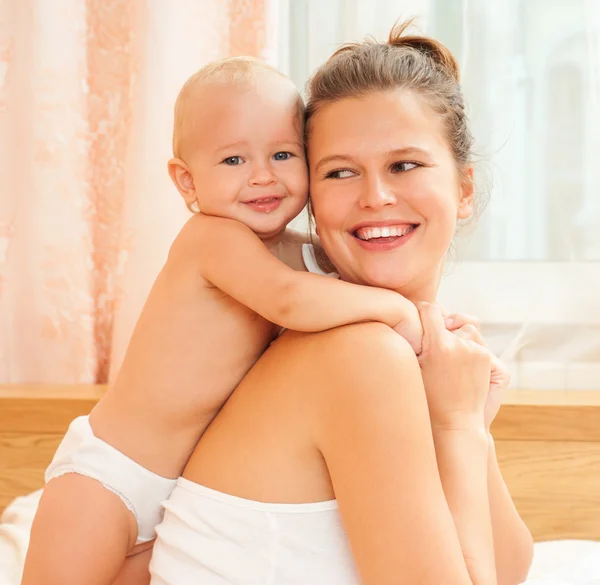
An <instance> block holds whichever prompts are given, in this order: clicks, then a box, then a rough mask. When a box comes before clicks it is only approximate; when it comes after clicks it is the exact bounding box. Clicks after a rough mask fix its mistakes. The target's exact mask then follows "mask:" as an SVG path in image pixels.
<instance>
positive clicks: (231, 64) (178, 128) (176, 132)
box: [173, 57, 304, 158]
mask: <svg viewBox="0 0 600 585" xmlns="http://www.w3.org/2000/svg"><path fill="white" fill-rule="evenodd" d="M264 73H270V74H275V75H278V76H280V77H282V78H284V79H287V77H286V76H285V75H284V74H283V73H281V72H280V71H278V70H277V69H276V68H275V67H272V66H271V65H269V64H268V63H267V62H266V61H262V60H261V59H256V58H254V57H229V58H227V59H220V60H219V61H213V62H212V63H209V64H208V65H205V66H204V67H202V69H200V70H199V71H196V73H194V74H193V75H192V76H191V77H190V78H189V79H188V80H187V81H186V82H185V83H184V85H183V87H182V88H181V91H180V92H179V95H178V96H177V100H176V102H175V119H174V124H173V156H175V158H182V143H183V142H184V136H185V123H186V117H187V115H188V105H189V103H190V101H191V99H192V98H193V96H194V92H195V91H196V89H197V88H198V87H200V86H202V85H205V84H210V83H217V84H219V83H222V84H231V85H233V86H235V87H238V88H239V89H242V90H245V89H250V88H251V87H252V85H253V83H254V82H255V80H256V78H257V77H258V76H259V75H260V74H264ZM290 83H291V82H290ZM298 102H299V103H298V106H299V109H300V110H299V114H300V115H303V113H304V103H303V102H302V98H301V97H300V95H298Z"/></svg>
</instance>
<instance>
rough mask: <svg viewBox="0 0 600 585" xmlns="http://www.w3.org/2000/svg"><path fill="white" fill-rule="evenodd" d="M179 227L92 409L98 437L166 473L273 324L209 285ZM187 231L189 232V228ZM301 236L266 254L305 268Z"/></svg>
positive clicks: (174, 471) (179, 461)
mask: <svg viewBox="0 0 600 585" xmlns="http://www.w3.org/2000/svg"><path fill="white" fill-rule="evenodd" d="M187 228H188V226H185V227H184V228H183V230H182V232H181V233H180V235H179V236H178V238H177V240H176V241H175V243H174V244H173V247H172V249H171V252H170V254H169V258H168V260H167V263H166V264H165V266H164V268H163V269H162V271H161V272H160V274H159V276H158V278H157V279H156V281H155V283H154V286H153V287H152V290H151V292H150V295H149V296H148V299H147V301H146V304H145V306H144V308H143V310H142V314H141V316H140V318H139V321H138V323H137V325H136V328H135V331H134V333H133V336H132V338H131V341H130V344H129V347H128V350H127V353H126V356H125V360H124V362H123V366H122V367H121V370H120V372H119V374H118V376H117V378H116V380H115V382H114V384H113V385H112V387H111V388H110V390H109V391H108V392H107V394H106V395H105V396H104V397H103V399H102V401H101V402H100V404H99V405H98V406H97V407H96V409H95V410H94V412H93V413H92V417H91V423H92V427H93V429H94V432H95V434H96V435H97V436H98V437H100V438H102V439H104V440H106V441H107V442H109V443H110V444H111V445H113V446H115V447H116V448H117V449H119V450H120V451H122V452H124V453H126V454H127V455H128V456H129V457H131V458H132V459H134V460H136V461H138V462H139V463H140V464H141V465H143V466H144V467H146V468H148V469H150V470H151V471H154V472H155V473H158V474H160V475H162V476H165V477H176V476H177V475H179V473H180V472H181V469H182V468H183V466H184V464H185V462H186V461H187V458H188V457H189V455H190V453H191V451H192V449H193V447H194V446H195V444H196V442H197V441H198V439H199V437H200V436H201V434H202V433H203V432H204V430H205V429H206V427H207V426H208V424H209V423H210V421H211V420H212V419H213V417H214V416H215V415H216V413H217V412H218V411H219V409H220V408H221V407H222V405H223V404H224V403H225V401H226V400H227V398H228V397H229V395H230V394H231V393H232V392H233V390H234V389H235V387H236V386H237V385H238V383H239V382H240V381H241V380H242V378H243V377H244V376H245V374H246V373H247V372H248V370H249V369H250V368H251V367H252V366H253V364H254V363H255V362H256V360H257V359H258V358H259V357H260V356H261V354H262V353H263V352H264V350H265V349H266V348H267V347H268V345H269V343H270V342H271V341H272V340H273V339H274V338H275V336H276V335H277V332H278V328H277V327H276V326H274V325H273V324H272V323H269V322H268V321H266V320H265V319H263V318H262V317H260V316H259V315H257V314H256V313H255V312H254V311H252V310H250V309H248V308H247V307H245V306H243V305H241V304H240V303H238V302H237V301H235V300H234V299H232V298H231V297H229V296H228V295H226V294H225V293H223V292H222V291H220V290H219V289H217V288H215V287H214V286H212V285H211V284H210V283H208V282H207V281H206V280H205V279H204V278H203V277H202V275H201V262H202V251H201V250H198V249H194V248H193V242H194V238H193V237H189V233H186V229H187ZM188 232H189V230H188ZM302 241H303V238H302V237H301V236H299V235H297V234H295V233H293V232H292V233H291V234H290V235H289V237H288V236H287V235H286V237H284V238H283V239H282V241H281V242H279V243H278V244H277V246H276V247H275V248H274V250H273V252H274V253H275V254H276V255H278V256H281V257H282V259H283V260H284V261H285V262H286V263H288V264H289V265H290V266H292V267H293V268H297V269H302V268H303V264H302V257H301V244H302Z"/></svg>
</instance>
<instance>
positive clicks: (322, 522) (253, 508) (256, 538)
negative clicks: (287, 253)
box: [150, 244, 360, 585]
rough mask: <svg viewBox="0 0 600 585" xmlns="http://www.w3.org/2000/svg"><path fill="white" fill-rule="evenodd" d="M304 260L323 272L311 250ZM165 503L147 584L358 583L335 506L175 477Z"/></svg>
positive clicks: (304, 250)
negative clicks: (243, 493)
mask: <svg viewBox="0 0 600 585" xmlns="http://www.w3.org/2000/svg"><path fill="white" fill-rule="evenodd" d="M302 257H303V259H304V263H305V265H306V268H307V270H309V271H310V272H315V273H318V274H326V273H325V272H323V271H322V270H321V269H320V268H319V266H318V264H317V261H316V258H315V254H314V250H313V248H312V246H311V245H309V244H305V245H304V246H303V247H302ZM327 276H332V277H337V276H338V275H337V274H335V273H331V274H327ZM163 505H164V508H165V514H164V518H163V521H162V523H161V524H159V525H158V526H157V528H156V533H157V539H156V543H155V544H154V552H153V554H152V561H151V562H150V574H151V576H152V578H151V581H150V583H151V585H359V584H360V580H359V578H358V574H357V572H356V567H355V564H354V559H353V557H352V553H351V552H350V547H349V544H348V539H347V537H346V533H345V531H344V528H343V526H342V521H341V517H340V513H339V510H338V505H337V502H336V501H335V500H330V501H327V502H315V503H312V504H268V503H264V502H255V501H252V500H246V499H243V498H238V497H235V496H231V495H228V494H223V493H221V492H217V491H215V490H212V489H209V488H207V487H204V486H201V485H199V484H197V483H193V482H191V481H189V480H187V479H184V478H180V479H179V480H178V481H177V485H176V487H175V489H174V490H173V492H172V494H171V496H170V497H169V499H168V500H166V501H165V502H164V504H163Z"/></svg>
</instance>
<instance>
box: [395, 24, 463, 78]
mask: <svg viewBox="0 0 600 585" xmlns="http://www.w3.org/2000/svg"><path fill="white" fill-rule="evenodd" d="M413 22H414V19H411V20H407V21H406V22H403V23H400V24H396V25H394V28H392V30H391V31H390V37H389V39H388V45H390V46H392V47H410V48H412V49H414V50H415V51H418V52H419V53H422V54H424V55H427V57H429V58H430V59H431V60H432V61H433V62H435V63H436V64H437V65H438V66H439V67H441V68H442V69H444V70H445V71H446V72H447V73H448V74H449V75H451V76H452V77H453V78H454V79H455V80H456V83H460V69H459V67H458V63H457V62H456V59H455V58H454V55H453V54H452V53H451V52H450V51H449V50H448V49H447V48H446V47H445V46H444V45H443V44H442V43H440V42H439V41H436V40H435V39H432V38H430V37H424V36H418V35H405V34H404V33H405V32H406V30H407V29H408V27H409V26H411V25H412V24H413Z"/></svg>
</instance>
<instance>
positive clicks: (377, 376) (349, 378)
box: [310, 324, 495, 585]
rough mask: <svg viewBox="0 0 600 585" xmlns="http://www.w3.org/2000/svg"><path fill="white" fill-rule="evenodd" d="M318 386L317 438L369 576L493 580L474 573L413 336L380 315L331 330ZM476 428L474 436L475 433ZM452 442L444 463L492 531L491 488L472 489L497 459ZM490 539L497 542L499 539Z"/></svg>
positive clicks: (479, 521)
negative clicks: (397, 331) (377, 320)
mask: <svg viewBox="0 0 600 585" xmlns="http://www.w3.org/2000/svg"><path fill="white" fill-rule="evenodd" d="M324 339H326V344H327V346H328V347H329V348H331V347H335V351H334V352H332V351H331V349H329V351H327V352H321V355H322V356H323V357H321V358H318V356H319V352H316V360H317V363H315V364H314V367H315V373H318V376H315V384H314V385H313V386H312V388H311V389H310V391H311V394H312V395H314V402H315V403H316V404H318V415H319V416H317V419H316V423H315V431H314V432H315V441H316V444H317V446H318V448H319V449H320V451H321V452H322V454H323V456H324V458H325V461H326V464H327V468H328V470H329V473H330V476H331V480H332V483H333V487H334V490H335V494H336V498H337V499H338V502H339V505H340V511H341V514H342V519H343V522H344V526H345V528H346V532H347V534H348V538H349V541H350V545H351V548H352V551H353V554H354V557H355V560H356V564H357V567H358V570H359V573H360V576H361V579H362V582H363V583H365V585H387V584H389V585H392V584H394V585H396V584H397V583H399V582H406V583H421V584H423V585H429V584H431V585H434V584H435V585H438V584H439V583H444V584H445V585H446V584H447V585H453V584H455V585H472V584H477V585H488V584H492V583H495V579H494V578H493V576H492V577H489V578H488V577H487V576H485V577H483V578H479V576H474V577H471V576H469V571H468V568H467V562H466V561H465V558H464V556H463V553H462V550H461V545H460V540H459V535H458V531H457V526H456V525H455V522H454V520H453V517H452V514H451V511H450V508H449V506H448V503H447V500H446V497H445V494H444V491H443V489H442V481H441V480H440V472H439V471H438V461H437V460H436V453H435V447H434V441H433V436H432V431H431V426H430V419H429V412H428V405H427V400H426V397H425V391H424V388H423V382H422V378H421V371H420V368H419V364H418V362H417V360H416V358H415V356H414V353H413V352H412V351H411V349H410V348H409V347H408V345H407V344H406V342H405V341H404V340H403V339H402V338H400V337H399V336H397V335H394V333H393V332H392V331H390V330H389V329H387V328H385V327H382V326H381V325H378V324H368V325H354V326H349V327H344V328H341V329H338V330H335V331H331V332H328V334H327V336H326V337H325V338H324ZM467 436H469V435H467ZM451 442H452V441H448V442H447V443H445V445H447V446H448V449H445V450H444V455H443V457H442V463H441V465H440V468H441V469H443V475H444V478H445V481H446V483H448V484H452V485H453V486H454V487H453V497H454V505H455V508H460V510H461V514H462V519H463V521H464V523H465V524H468V525H470V526H474V527H476V528H477V530H478V531H480V532H481V533H483V534H486V533H489V532H490V526H489V523H490V521H489V514H487V517H486V514H483V516H480V510H482V509H487V498H488V495H487V491H486V490H485V489H483V491H480V492H477V493H472V490H471V488H470V485H471V482H473V481H477V482H478V483H480V479H479V478H480V477H481V476H482V475H485V470H486V465H487V460H486V453H485V451H484V452H483V453H482V450H481V447H480V445H479V444H478V442H477V437H475V436H473V441H468V440H467V441H466V444H465V445H463V446H462V447H461V448H460V449H458V450H455V449H454V448H451V447H450V443H451ZM489 547H490V548H491V547H492V544H491V542H490V544H489Z"/></svg>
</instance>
